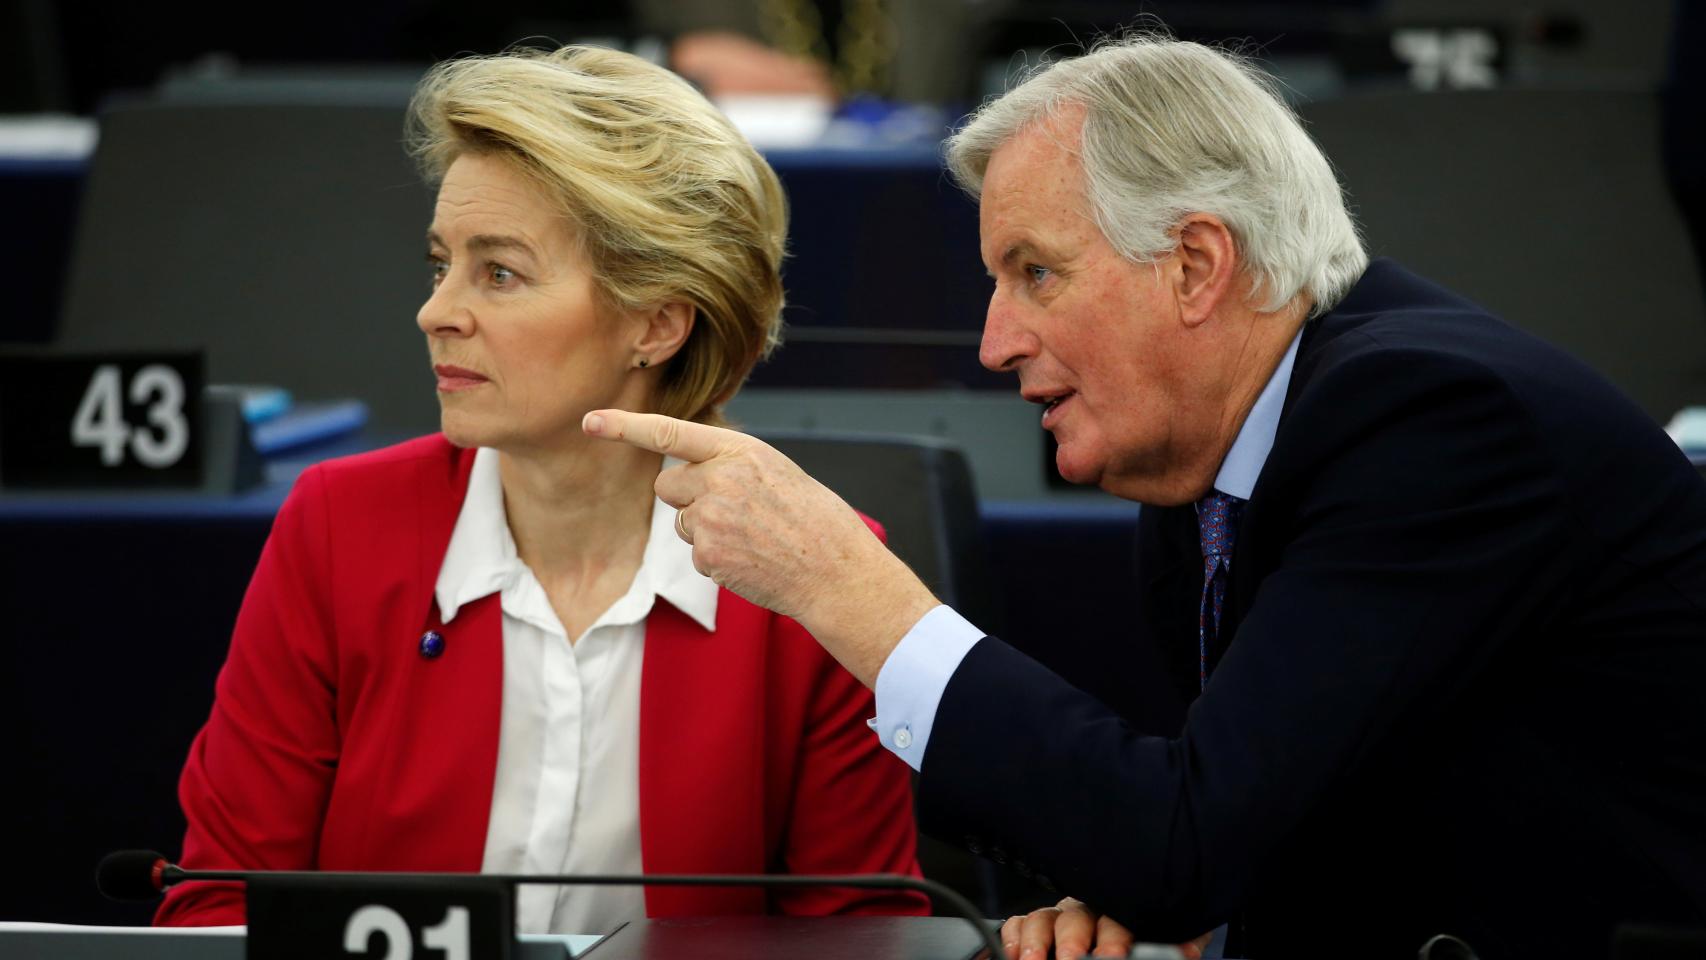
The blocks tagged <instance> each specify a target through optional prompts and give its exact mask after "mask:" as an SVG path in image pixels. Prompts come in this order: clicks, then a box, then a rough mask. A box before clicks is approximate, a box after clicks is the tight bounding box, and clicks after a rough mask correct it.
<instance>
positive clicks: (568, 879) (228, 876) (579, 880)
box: [95, 850, 1007, 960]
mask: <svg viewBox="0 0 1706 960" xmlns="http://www.w3.org/2000/svg"><path fill="white" fill-rule="evenodd" d="M470 876H479V877H481V878H483V879H486V880H496V881H502V882H506V883H536V884H544V885H547V886H553V887H572V886H627V887H767V888H776V887H850V888H853V889H859V890H917V891H919V892H920V893H923V894H925V895H927V896H930V897H934V898H936V899H937V900H939V901H941V902H942V903H945V904H947V905H948V906H949V907H951V908H953V911H954V912H955V913H957V914H959V915H960V916H961V917H962V918H964V919H965V921H966V922H967V923H970V924H971V925H972V926H973V927H975V928H977V932H978V936H979V937H980V938H981V939H982V940H983V943H984V946H985V947H987V948H988V950H989V956H990V958H991V960H1006V958H1007V952H1006V951H1005V950H1003V949H1002V947H1001V941H1000V940H999V939H997V938H996V936H995V930H994V928H992V927H991V926H990V925H989V924H988V923H987V922H985V919H984V918H983V917H981V916H979V915H978V912H977V908H976V907H973V906H972V905H971V901H969V900H967V899H966V898H965V897H962V896H960V895H959V893H957V892H955V891H954V890H953V889H951V888H949V887H945V886H943V885H942V884H940V883H937V882H936V881H934V880H925V879H923V878H922V877H906V876H901V875H899V874H892V873H859V874H830V875H822V874H803V873H784V874H770V873H750V874H711V873H706V874H697V873H675V874H669V873H660V874H591V873H583V874H560V875H551V874H522V873H482V874H466V873H377V872H375V873H361V872H354V871H335V870H185V869H184V868H183V867H180V866H178V865H177V864H175V863H170V862H168V861H167V860H166V858H165V857H164V856H161V855H160V854H159V853H156V852H155V851H153V850H120V851H118V852H116V853H109V854H107V855H106V856H105V857H104V858H102V860H101V864H100V866H99V867H97V868H96V870H95V884H96V886H98V887H99V888H100V890H101V892H102V893H103V894H106V895H107V896H108V897H110V898H112V899H114V900H148V899H152V898H154V897H156V896H159V895H160V894H161V893H163V892H165V890H166V888H167V887H171V886H175V885H177V884H180V883H184V882H186V881H190V880H224V881H233V880H234V881H238V882H246V881H248V880H249V879H250V878H262V877H269V878H277V879H280V880H315V879H319V880H324V881H327V882H336V881H342V880H357V881H360V880H394V881H403V882H408V881H413V880H460V879H466V878H468V877H470Z"/></svg>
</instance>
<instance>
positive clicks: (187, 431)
mask: <svg viewBox="0 0 1706 960" xmlns="http://www.w3.org/2000/svg"><path fill="white" fill-rule="evenodd" d="M201 388H202V358H201V356H200V355H199V354H193V353H190V354H184V353H174V354H105V355H97V354H81V355H77V356H68V355H56V354H21V355H12V356H0V485H4V486H5V487H7V488H9V489H31V488H33V489H79V488H81V489H88V488H106V489H136V488H157V487H194V486H196V485H198V484H199V483H200V481H201V442H200V440H201V435H200V429H199V428H200V426H201Z"/></svg>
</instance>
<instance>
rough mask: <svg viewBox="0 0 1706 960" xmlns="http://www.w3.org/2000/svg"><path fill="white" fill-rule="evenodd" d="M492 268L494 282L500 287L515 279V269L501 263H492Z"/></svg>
mask: <svg viewBox="0 0 1706 960" xmlns="http://www.w3.org/2000/svg"><path fill="white" fill-rule="evenodd" d="M491 270H492V282H493V283H495V284H497V285H498V286H500V287H501V286H504V285H505V284H507V283H509V282H510V281H511V280H514V279H515V271H514V270H511V269H510V268H508V267H506V266H502V265H501V264H496V263H494V264H492V267H491Z"/></svg>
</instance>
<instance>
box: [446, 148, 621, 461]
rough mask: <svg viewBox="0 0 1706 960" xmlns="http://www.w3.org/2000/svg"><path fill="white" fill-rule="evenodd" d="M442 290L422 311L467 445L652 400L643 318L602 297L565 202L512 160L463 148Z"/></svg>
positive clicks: (554, 443) (543, 440)
mask: <svg viewBox="0 0 1706 960" xmlns="http://www.w3.org/2000/svg"><path fill="white" fill-rule="evenodd" d="M427 257H428V261H429V262H430V264H431V265H432V295H431V296H430V297H428V298H427V302H426V303H425V304H424V305H422V306H421V309H420V313H419V315H418V316H417V317H416V321H417V322H418V323H419V324H420V328H421V330H423V331H424V332H425V333H426V335H427V349H428V351H429V352H430V354H431V358H432V364H433V370H434V372H435V373H436V375H437V377H438V399H439V406H440V410H441V414H442V420H441V422H442V424H443V429H444V433H445V435H446V436H447V437H449V438H450V440H451V442H452V443H455V444H457V445H458V446H464V447H471V446H486V447H496V448H498V449H502V450H508V451H511V452H523V451H526V450H530V449H545V450H548V449H550V448H553V447H560V446H564V445H567V444H570V443H573V442H575V440H576V439H578V438H579V436H580V422H581V417H582V416H584V415H585V414H586V413H587V411H589V410H594V409H597V408H599V407H607V406H620V407H623V408H624V409H646V408H647V407H648V406H649V400H650V396H649V391H650V389H651V387H650V382H651V378H649V377H643V376H635V375H634V373H635V372H636V371H635V364H636V362H637V361H638V359H639V358H640V356H642V355H643V353H642V351H641V350H639V349H637V345H639V344H640V342H641V341H642V339H643V338H644V328H645V323H644V321H642V320H640V319H638V318H636V317H629V316H623V315H621V314H620V313H619V312H617V311H615V310H611V309H609V308H608V307H606V306H604V305H602V304H601V303H600V302H599V298H598V296H597V294H596V290H595V287H594V283H593V276H592V265H591V263H589V262H588V260H587V257H586V254H585V253H584V252H583V251H582V249H581V245H580V243H579V242H578V241H577V238H576V235H575V231H574V229H573V228H572V226H571V225H570V224H569V222H568V221H567V220H566V219H565V218H564V217H563V216H562V215H561V214H559V213H558V212H557V207H556V204H555V203H553V202H552V201H551V199H550V198H549V197H548V196H546V194H545V193H544V191H542V190H540V189H539V188H538V187H537V186H535V185H534V183H533V182H532V181H531V180H529V179H528V178H527V177H525V176H523V175H522V174H521V172H520V171H519V170H517V169H516V167H515V166H514V165H513V164H512V163H511V162H510V161H508V160H505V159H502V158H498V157H492V156H480V155H464V156H461V157H459V158H457V160H456V161H455V162H454V163H452V164H451V165H450V169H449V170H448V171H447V172H446V173H445V175H444V182H443V184H442V185H441V186H440V187H439V191H438V204H437V206H436V208H435V209H434V213H433V218H432V227H431V228H430V229H429V230H428V232H427Z"/></svg>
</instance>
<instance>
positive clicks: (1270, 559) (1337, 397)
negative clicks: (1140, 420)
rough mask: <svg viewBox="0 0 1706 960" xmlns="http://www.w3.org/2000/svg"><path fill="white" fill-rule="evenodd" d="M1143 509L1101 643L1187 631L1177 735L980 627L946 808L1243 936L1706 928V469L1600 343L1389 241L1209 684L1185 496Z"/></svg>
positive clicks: (1062, 874)
mask: <svg viewBox="0 0 1706 960" xmlns="http://www.w3.org/2000/svg"><path fill="white" fill-rule="evenodd" d="M1606 322H1607V323H1614V322H1617V319H1616V318H1612V317H1608V318H1606ZM1634 335H1636V334H1633V333H1632V334H1631V336H1634ZM1138 536H1139V551H1138V554H1139V572H1140V576H1141V579H1142V584H1143V588H1144V591H1145V603H1144V605H1143V613H1142V615H1141V616H1140V618H1139V622H1138V623H1136V624H1135V625H1134V630H1133V632H1132V635H1131V636H1110V637H1102V638H1097V642H1098V643H1101V644H1111V645H1119V644H1128V643H1151V642H1152V643H1156V644H1158V645H1159V646H1160V647H1161V648H1162V649H1164V650H1168V651H1171V652H1172V655H1173V656H1174V658H1175V664H1174V667H1175V670H1176V673H1177V674H1178V677H1177V678H1176V682H1177V683H1178V684H1179V688H1180V690H1181V691H1182V692H1184V693H1185V694H1186V695H1187V697H1190V698H1194V702H1192V703H1191V706H1190V708H1189V711H1188V713H1187V716H1186V719H1185V722H1184V727H1183V729H1182V731H1180V732H1178V734H1177V735H1176V736H1171V737H1164V736H1146V735H1143V734H1141V733H1139V732H1137V731H1136V730H1134V729H1133V728H1132V727H1131V726H1130V725H1129V724H1128V723H1127V721H1126V720H1125V718H1123V717H1122V716H1120V715H1119V714H1118V713H1117V712H1115V711H1114V710H1112V709H1110V708H1109V707H1107V706H1106V705H1104V704H1103V703H1102V702H1100V701H1098V700H1096V699H1095V698H1093V697H1091V696H1089V695H1087V694H1084V693H1082V692H1081V691H1080V690H1078V689H1077V688H1076V687H1075V686H1074V685H1073V682H1072V679H1071V678H1065V677H1061V676H1058V675H1056V674H1054V673H1051V672H1050V671H1048V670H1047V669H1045V668H1043V667H1042V666H1040V665H1039V664H1037V663H1036V662H1035V661H1033V660H1031V659H1029V658H1027V657H1025V656H1024V655H1023V654H1020V653H1019V652H1017V651H1015V650H1014V649H1013V648H1012V647H1009V646H1007V645H1005V644H1003V643H1001V642H999V641H997V640H994V639H993V638H990V639H986V640H984V641H983V642H981V643H979V644H977V646H975V647H974V648H973V649H972V651H971V653H970V654H968V655H967V657H966V659H965V660H964V661H963V662H962V663H961V665H960V667H959V668H958V670H957V671H956V672H955V673H954V675H953V677H952V679H951V680H950V682H949V684H948V686H947V688H946V690H945V692H944V694H943V697H942V700H941V704H940V706H939V708H938V710H937V714H936V719H935V726H934V730H933V732H932V734H931V739H930V744H929V748H928V753H927V755H926V756H925V758H924V762H923V764H922V775H921V778H920V784H919V791H920V812H921V816H922V822H923V824H924V826H925V828H926V829H928V830H930V831H932V832H935V833H937V834H939V835H944V836H952V837H955V838H958V839H962V840H964V841H965V842H966V843H967V845H968V846H971V847H973V848H976V849H979V850H982V851H983V852H985V853H988V854H990V855H991V856H993V857H995V858H997V859H999V860H1004V861H1008V862H1010V863H1012V864H1014V865H1015V866H1017V867H1018V868H1019V869H1020V871H1021V872H1023V873H1027V874H1031V875H1034V876H1036V877H1038V878H1039V880H1040V882H1042V883H1043V884H1044V885H1045V886H1047V887H1050V888H1052V889H1056V890H1058V891H1059V892H1061V893H1063V894H1071V895H1073V896H1077V897H1079V898H1080V899H1083V900H1085V901H1087V902H1088V903H1090V904H1091V905H1092V906H1094V907H1097V908H1099V909H1101V910H1103V911H1105V912H1107V913H1108V914H1110V915H1111V916H1113V917H1114V918H1115V919H1117V920H1119V921H1120V922H1122V923H1124V924H1126V925H1127V926H1129V927H1131V928H1132V929H1133V930H1134V931H1136V933H1137V934H1138V935H1139V936H1140V937H1143V938H1147V939H1154V940H1162V941H1178V940H1183V939H1186V938H1189V937H1192V936H1195V935H1197V934H1200V933H1202V932H1203V931H1205V930H1209V929H1212V928H1214V927H1215V926H1216V925H1218V924H1220V923H1223V922H1230V923H1231V924H1232V926H1233V936H1234V939H1235V942H1234V944H1233V946H1234V948H1235V949H1239V950H1242V951H1244V952H1247V953H1248V954H1249V955H1252V956H1264V957H1275V956H1286V955H1293V954H1303V953H1313V952H1319V951H1323V950H1327V951H1338V952H1342V953H1345V954H1351V953H1357V954H1365V955H1368V956H1414V952H1415V950H1416V949H1417V947H1419V946H1420V944H1421V943H1422V942H1423V940H1425V939H1426V938H1427V937H1429V936H1431V935H1433V934H1436V933H1441V932H1448V933H1452V934H1455V935H1457V936H1460V937H1463V938H1465V939H1467V940H1468V941H1469V942H1470V943H1471V944H1472V945H1474V946H1475V947H1477V948H1478V949H1479V950H1480V951H1481V955H1482V956H1483V957H1496V956H1504V955H1518V954H1521V955H1528V954H1533V955H1539V954H1541V953H1543V952H1545V951H1547V950H1556V951H1562V953H1563V954H1564V955H1582V956H1604V955H1606V952H1607V944H1608V942H1609V941H1608V938H1609V936H1610V932H1611V929H1612V927H1613V926H1614V925H1615V924H1616V923H1617V922H1619V921H1624V920H1655V921H1673V922H1694V923H1703V922H1706V481H1702V479H1701V477H1700V476H1699V474H1698V473H1697V472H1696V471H1695V469H1694V468H1693V467H1692V466H1691V465H1690V464H1689V463H1688V462H1687V460H1686V459H1685V458H1684V457H1683V456H1682V455H1681V453H1679V452H1678V450H1677V449H1676V447H1675V445H1674V444H1672V443H1671V442H1670V440H1669V439H1668V438H1667V437H1666V436H1665V435H1664V434H1663V432H1662V431H1660V430H1659V428H1658V427H1657V426H1656V425H1655V424H1653V423H1652V421H1651V420H1649V419H1648V418H1647V417H1646V416H1645V415H1644V414H1643V413H1642V412H1641V411H1640V410H1639V409H1637V408H1636V407H1635V406H1634V405H1633V404H1632V403H1631V402H1630V401H1629V400H1628V399H1626V398H1625V397H1624V396H1622V395H1621V394H1620V393H1619V392H1618V391H1616V390H1615V389H1614V388H1612V387H1611V386H1609V385H1608V384H1607V383H1605V382H1604V381H1603V380H1602V379H1601V378H1600V377H1598V376H1597V375H1596V374H1594V373H1593V372H1592V371H1590V370H1589V369H1588V368H1587V367H1585V366H1584V365H1582V364H1581V363H1579V362H1577V361H1576V360H1574V359H1572V358H1570V357H1569V356H1567V355H1565V354H1564V353H1562V352H1560V351H1558V350H1556V349H1554V348H1552V347H1550V346H1548V345H1546V344H1545V343H1542V342H1540V341H1538V340H1536V339H1534V338H1533V337H1530V336H1528V335H1526V334H1524V333H1522V332H1520V331H1518V330H1516V329H1514V328H1512V327H1510V326H1507V325H1506V324H1504V323H1502V322H1500V321H1498V320H1496V319H1494V318H1493V317H1491V316H1489V315H1488V314H1487V313H1486V312H1485V311H1483V310H1482V309H1480V308H1479V307H1477V306H1475V305H1474V304H1472V303H1469V302H1467V301H1465V300H1463V299H1461V298H1459V297H1457V296H1455V295H1454V294H1451V293H1449V292H1447V291H1445V290H1443V289H1440V288H1439V287H1437V286H1434V285H1432V284H1430V283H1428V282H1427V281H1425V280H1422V279H1421V278H1419V277H1416V276H1414V275H1413V274H1410V273H1408V272H1406V271H1404V270H1403V269H1402V268H1400V267H1398V266H1396V265H1395V264H1392V263H1390V262H1387V261H1376V262H1375V263H1373V264H1371V265H1370V267H1369V268H1368V270H1367V272H1366V273H1365V274H1364V276H1363V277H1362V278H1361V280H1360V281H1359V282H1358V284H1357V285H1356V287H1355V288H1354V289H1353V290H1352V291H1351V293H1350V294H1349V295H1348V296H1347V297H1346V298H1345V300H1344V301H1343V302H1342V303H1341V304H1340V305H1339V306H1338V307H1337V308H1336V309H1334V310H1333V311H1331V312H1330V313H1328V314H1326V315H1325V316H1323V317H1321V318H1319V319H1317V320H1315V321H1312V322H1311V323H1310V324H1309V325H1308V326H1307V327H1306V328H1305V332H1304V334H1303V339H1302V343H1301V345H1300V347H1299V351H1298V356H1297V362H1296V366H1295V368H1294V370H1293V373H1292V379H1291V383H1290V388H1289V390H1288V393H1287V396H1286V402H1285V408H1284V413H1283V414H1282V416H1281V419H1280V424H1279V430H1278V433H1277V434H1276V436H1275V440H1274V446H1273V450H1272V452H1271V454H1270V455H1269V458H1268V460H1267V463H1266V465H1265V466H1264V468H1263V470H1262V474H1261V477H1260V479H1259V481H1258V482H1257V484H1256V487H1255V490H1254V492H1253V493H1252V495H1251V499H1250V502H1249V503H1248V505H1247V506H1246V508H1245V510H1244V515H1243V519H1242V521H1241V523H1240V526H1239V529H1238V533H1237V541H1236V546H1235V552H1234V554H1233V561H1232V572H1231V580H1230V583H1229V586H1228V594H1227V600H1226V604H1225V613H1224V615H1223V623H1222V628H1221V636H1222V638H1223V646H1222V647H1221V648H1220V649H1218V650H1216V651H1214V652H1213V655H1212V658H1211V673H1210V678H1209V683H1208V686H1207V688H1206V690H1203V691H1202V693H1201V695H1200V696H1198V695H1197V691H1196V689H1195V688H1196V686H1197V667H1196V659H1197V642H1196V618H1197V613H1196V611H1197V604H1198V598H1199V595H1200V591H1201V588H1202V580H1201V576H1202V573H1201V570H1202V567H1201V559H1200V556H1201V555H1200V548H1199V546H1198V540H1197V529H1196V520H1195V514H1194V511H1193V510H1192V508H1190V507H1189V506H1186V507H1180V508H1170V509H1155V508H1145V510H1144V511H1143V514H1142V519H1141V521H1140V526H1139V534H1138ZM1037 642H1039V643H1046V642H1047V641H1046V640H1039V641H1037Z"/></svg>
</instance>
